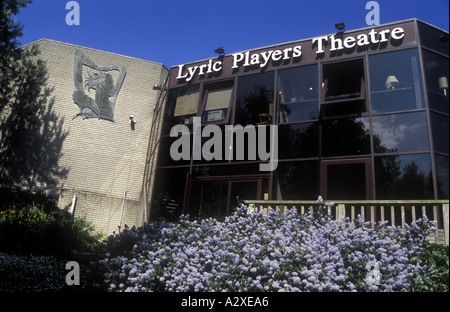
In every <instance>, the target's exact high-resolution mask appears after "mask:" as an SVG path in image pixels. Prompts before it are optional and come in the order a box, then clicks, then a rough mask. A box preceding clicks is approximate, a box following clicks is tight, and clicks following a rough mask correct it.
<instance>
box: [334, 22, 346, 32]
mask: <svg viewBox="0 0 450 312" xmlns="http://www.w3.org/2000/svg"><path fill="white" fill-rule="evenodd" d="M334 27H336V29H337V30H339V31H344V30H345V23H342V22H341V23H337V24H334Z"/></svg>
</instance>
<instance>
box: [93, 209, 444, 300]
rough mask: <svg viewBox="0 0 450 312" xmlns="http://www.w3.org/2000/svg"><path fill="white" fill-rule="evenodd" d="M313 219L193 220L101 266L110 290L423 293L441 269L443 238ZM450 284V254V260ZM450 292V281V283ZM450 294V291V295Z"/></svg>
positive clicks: (116, 240)
mask: <svg viewBox="0 0 450 312" xmlns="http://www.w3.org/2000/svg"><path fill="white" fill-rule="evenodd" d="M326 209H327V206H326V205H325V204H323V203H322V202H319V205H318V207H317V208H316V209H314V212H313V213H307V214H304V215H299V214H298V213H297V212H296V211H295V210H290V211H288V212H286V213H279V212H276V211H274V210H271V209H270V210H269V212H268V214H267V215H264V214H263V213H248V212H247V207H245V206H242V207H240V208H238V209H237V210H236V211H235V212H234V213H233V214H232V215H231V216H229V217H228V218H226V219H225V221H224V222H219V221H217V220H215V219H212V218H211V219H203V220H193V221H191V220H189V216H183V217H182V218H181V222H180V223H179V224H170V223H166V222H157V223H152V224H145V225H143V226H142V227H139V228H132V229H130V228H126V229H125V230H124V231H123V232H122V233H120V234H117V235H115V236H111V237H110V238H109V240H108V243H107V246H106V249H105V252H106V257H105V258H104V259H102V260H100V261H98V262H95V263H93V265H94V269H93V270H95V271H97V272H101V273H102V274H101V281H99V282H100V284H103V285H105V288H107V290H108V291H120V292H122V291H171V292H172V291H179V292H184V291H414V289H416V286H417V285H415V281H418V280H422V279H418V277H424V276H427V274H428V273H429V272H431V271H432V269H433V268H432V265H430V264H429V263H427V262H420V261H412V259H420V258H421V257H422V254H423V253H424V250H425V248H426V244H429V243H427V242H426V241H425V237H426V236H427V235H428V234H429V232H430V231H432V230H434V224H433V223H432V222H430V221H429V220H427V219H426V218H423V219H420V220H418V221H417V222H415V223H413V224H411V225H410V226H407V227H406V229H404V230H402V229H401V228H399V227H389V226H386V223H378V224H373V223H364V222H363V221H362V220H361V219H357V220H355V221H354V222H351V221H350V220H348V219H344V220H341V221H333V220H331V219H330V217H329V216H327V215H326V213H325V211H326ZM447 275H448V255H447ZM447 283H448V280H447ZM447 289H448V287H447Z"/></svg>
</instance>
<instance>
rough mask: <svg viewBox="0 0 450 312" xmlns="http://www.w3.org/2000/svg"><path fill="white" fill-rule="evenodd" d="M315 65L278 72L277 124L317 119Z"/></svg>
mask: <svg viewBox="0 0 450 312" xmlns="http://www.w3.org/2000/svg"><path fill="white" fill-rule="evenodd" d="M317 75H318V73H317V65H310V66H303V67H297V68H291V69H285V70H280V71H278V80H277V84H278V87H277V88H278V89H277V90H278V93H277V105H278V122H279V123H285V122H293V121H302V120H311V119H317V116H318V109H317V103H318V100H317V99H318V92H317V81H318V78H317Z"/></svg>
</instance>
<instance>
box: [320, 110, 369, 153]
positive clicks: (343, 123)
mask: <svg viewBox="0 0 450 312" xmlns="http://www.w3.org/2000/svg"><path fill="white" fill-rule="evenodd" d="M361 154H370V132H369V118H341V119H335V120H325V121H324V122H323V125H322V156H344V155H361Z"/></svg>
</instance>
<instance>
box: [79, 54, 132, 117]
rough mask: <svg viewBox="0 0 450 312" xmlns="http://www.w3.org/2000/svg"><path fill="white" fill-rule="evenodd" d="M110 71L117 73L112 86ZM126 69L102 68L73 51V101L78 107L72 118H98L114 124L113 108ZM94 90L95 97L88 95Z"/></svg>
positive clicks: (114, 66)
mask: <svg viewBox="0 0 450 312" xmlns="http://www.w3.org/2000/svg"><path fill="white" fill-rule="evenodd" d="M112 71H118V72H119V76H118V78H117V82H116V84H114V80H113V75H112V74H111V72H112ZM83 74H84V77H83ZM125 75H126V69H125V67H123V66H121V65H110V66H103V65H97V64H95V63H94V62H93V61H91V60H90V59H89V58H88V57H87V56H86V55H84V54H83V52H81V51H80V50H77V51H75V63H74V83H75V91H74V92H73V96H72V97H73V100H74V102H75V103H76V104H77V105H78V106H79V108H80V112H78V113H77V114H76V115H75V116H74V117H73V118H74V119H75V118H76V117H78V116H81V117H82V118H83V119H86V118H100V119H106V120H109V121H113V122H114V107H115V105H116V98H117V95H118V94H119V91H120V88H121V87H122V84H123V81H124V79H125ZM85 90H87V93H88V94H91V90H95V97H94V98H91V97H90V96H89V95H88V94H86V92H85Z"/></svg>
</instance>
